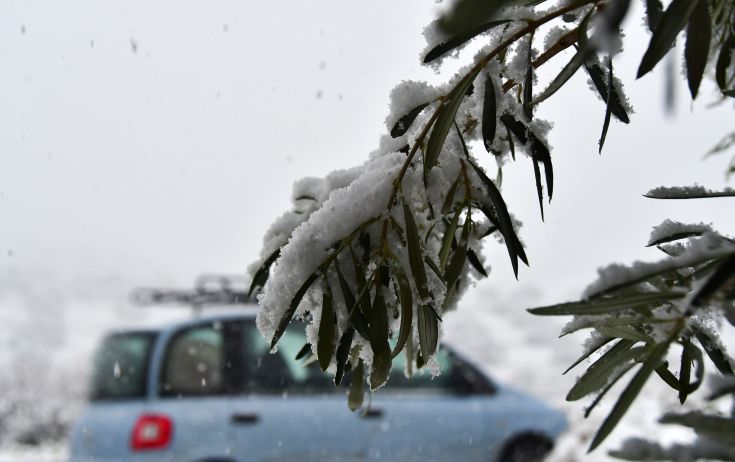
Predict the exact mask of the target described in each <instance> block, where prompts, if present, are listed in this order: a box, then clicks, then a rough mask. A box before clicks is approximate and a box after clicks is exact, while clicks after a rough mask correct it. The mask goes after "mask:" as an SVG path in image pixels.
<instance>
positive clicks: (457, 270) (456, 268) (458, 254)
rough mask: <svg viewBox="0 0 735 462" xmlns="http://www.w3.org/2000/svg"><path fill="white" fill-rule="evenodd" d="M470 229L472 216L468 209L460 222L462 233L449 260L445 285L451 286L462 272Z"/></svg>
mask: <svg viewBox="0 0 735 462" xmlns="http://www.w3.org/2000/svg"><path fill="white" fill-rule="evenodd" d="M471 231H472V218H471V217H470V213H469V210H468V212H467V216H466V218H465V221H464V224H462V235H461V236H460V238H459V244H457V249H456V250H455V251H454V253H453V254H452V259H451V260H450V261H449V264H448V266H447V270H446V273H445V276H444V279H445V281H446V283H447V287H453V286H454V284H455V283H456V282H457V280H458V279H459V276H460V274H461V273H462V268H464V264H465V261H466V260H467V247H468V246H469V238H470V232H471Z"/></svg>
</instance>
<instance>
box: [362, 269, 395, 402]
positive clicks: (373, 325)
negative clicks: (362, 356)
mask: <svg viewBox="0 0 735 462" xmlns="http://www.w3.org/2000/svg"><path fill="white" fill-rule="evenodd" d="M387 271H388V268H387V266H386V265H385V264H384V263H383V264H381V265H380V266H379V267H378V270H377V276H376V278H375V280H376V281H378V283H377V284H375V298H374V299H373V305H372V311H371V312H370V315H369V323H368V324H369V326H370V348H371V349H372V350H373V364H372V368H371V372H370V388H371V389H372V390H375V389H377V388H379V387H380V386H381V385H383V384H384V383H385V382H386V380H388V375H389V374H390V366H391V350H390V345H389V344H388V334H389V327H388V308H387V306H386V304H385V297H384V296H383V287H382V284H381V282H382V280H383V278H384V277H388V274H387Z"/></svg>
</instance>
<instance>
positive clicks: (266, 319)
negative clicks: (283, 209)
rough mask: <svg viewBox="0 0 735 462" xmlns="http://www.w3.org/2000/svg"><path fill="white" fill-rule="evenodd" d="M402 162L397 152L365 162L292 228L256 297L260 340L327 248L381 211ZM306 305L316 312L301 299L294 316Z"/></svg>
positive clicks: (272, 329)
mask: <svg viewBox="0 0 735 462" xmlns="http://www.w3.org/2000/svg"><path fill="white" fill-rule="evenodd" d="M404 160H405V155H403V154H402V153H393V154H389V155H386V156H382V157H378V156H376V157H373V158H372V159H370V160H368V161H367V162H366V163H365V164H363V167H362V169H361V170H362V171H361V172H360V174H359V176H357V177H356V178H355V180H354V181H352V182H351V183H350V184H349V186H346V187H341V188H337V189H334V190H333V191H331V193H330V194H329V196H328V198H327V200H326V201H325V202H324V203H323V204H322V205H321V207H320V208H319V210H317V211H315V212H314V213H312V214H311V215H310V216H309V217H308V218H307V219H306V221H304V222H302V223H301V224H300V225H299V226H297V227H296V229H295V230H294V232H293V234H292V235H291V237H290V238H289V240H288V245H287V246H285V247H283V249H282V250H281V256H280V258H279V259H278V260H277V261H276V263H275V264H274V265H273V267H272V268H271V275H270V277H269V278H268V282H266V284H265V287H264V288H263V293H262V294H261V295H259V296H258V301H259V304H260V306H261V308H262V309H261V311H260V312H259V314H258V328H259V329H260V331H261V332H262V333H263V335H264V336H265V337H266V338H270V337H272V336H273V333H274V332H275V330H276V327H277V326H278V323H279V322H280V320H281V318H282V317H283V315H284V313H285V312H286V311H287V309H288V307H289V305H290V303H291V299H292V298H293V297H294V295H295V294H296V292H297V291H298V289H299V287H300V286H301V284H302V283H303V282H304V281H306V279H307V278H308V277H309V275H311V274H312V273H313V272H314V271H315V270H316V269H317V267H318V266H319V265H320V264H321V262H323V261H324V260H325V259H326V258H327V257H328V256H329V254H330V250H329V249H330V248H331V247H332V246H333V245H334V244H335V243H336V242H338V241H340V240H341V239H343V238H344V237H346V236H348V235H349V234H350V233H351V232H352V231H353V230H354V229H355V228H356V227H357V226H359V225H360V224H361V223H364V222H366V221H367V220H369V219H371V218H375V217H377V216H379V215H381V213H382V211H383V209H384V207H385V204H387V202H388V197H389V195H390V191H391V186H392V182H393V177H394V176H395V175H396V174H397V172H398V170H399V169H400V166H401V164H402V163H403V161H404ZM335 175H339V173H335ZM307 309H308V310H309V311H311V312H314V311H317V308H316V304H309V303H308V300H307V301H306V303H304V304H302V308H301V309H300V311H299V312H298V314H301V313H303V312H304V311H305V310H307Z"/></svg>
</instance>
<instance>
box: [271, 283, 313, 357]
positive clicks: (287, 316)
mask: <svg viewBox="0 0 735 462" xmlns="http://www.w3.org/2000/svg"><path fill="white" fill-rule="evenodd" d="M317 277H318V275H317V273H316V271H315V272H314V273H312V274H311V275H310V276H309V277H308V278H306V281H304V283H303V284H301V287H299V290H298V291H296V295H294V297H293V298H292V299H291V303H290V304H289V305H288V309H287V310H286V312H285V313H283V316H282V317H281V320H280V321H279V322H278V326H277V327H276V331H275V332H274V333H273V338H272V339H271V346H270V347H271V349H273V347H275V346H276V343H278V340H279V339H280V338H281V336H282V335H283V333H284V332H286V328H287V327H288V325H289V324H290V323H291V318H293V315H294V313H296V309H297V308H298V307H299V303H301V299H302V298H304V295H306V291H307V290H309V287H311V285H312V284H313V283H314V281H316V280H317Z"/></svg>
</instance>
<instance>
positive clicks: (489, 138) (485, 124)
mask: <svg viewBox="0 0 735 462" xmlns="http://www.w3.org/2000/svg"><path fill="white" fill-rule="evenodd" d="M496 91H497V90H495V82H493V78H492V77H491V76H490V74H488V76H487V78H486V79H485V99H484V100H483V103H482V141H483V143H484V144H485V149H486V150H487V152H490V149H491V148H492V145H493V142H494V141H495V132H496V129H497V124H498V113H497V110H498V109H497V102H496Z"/></svg>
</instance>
